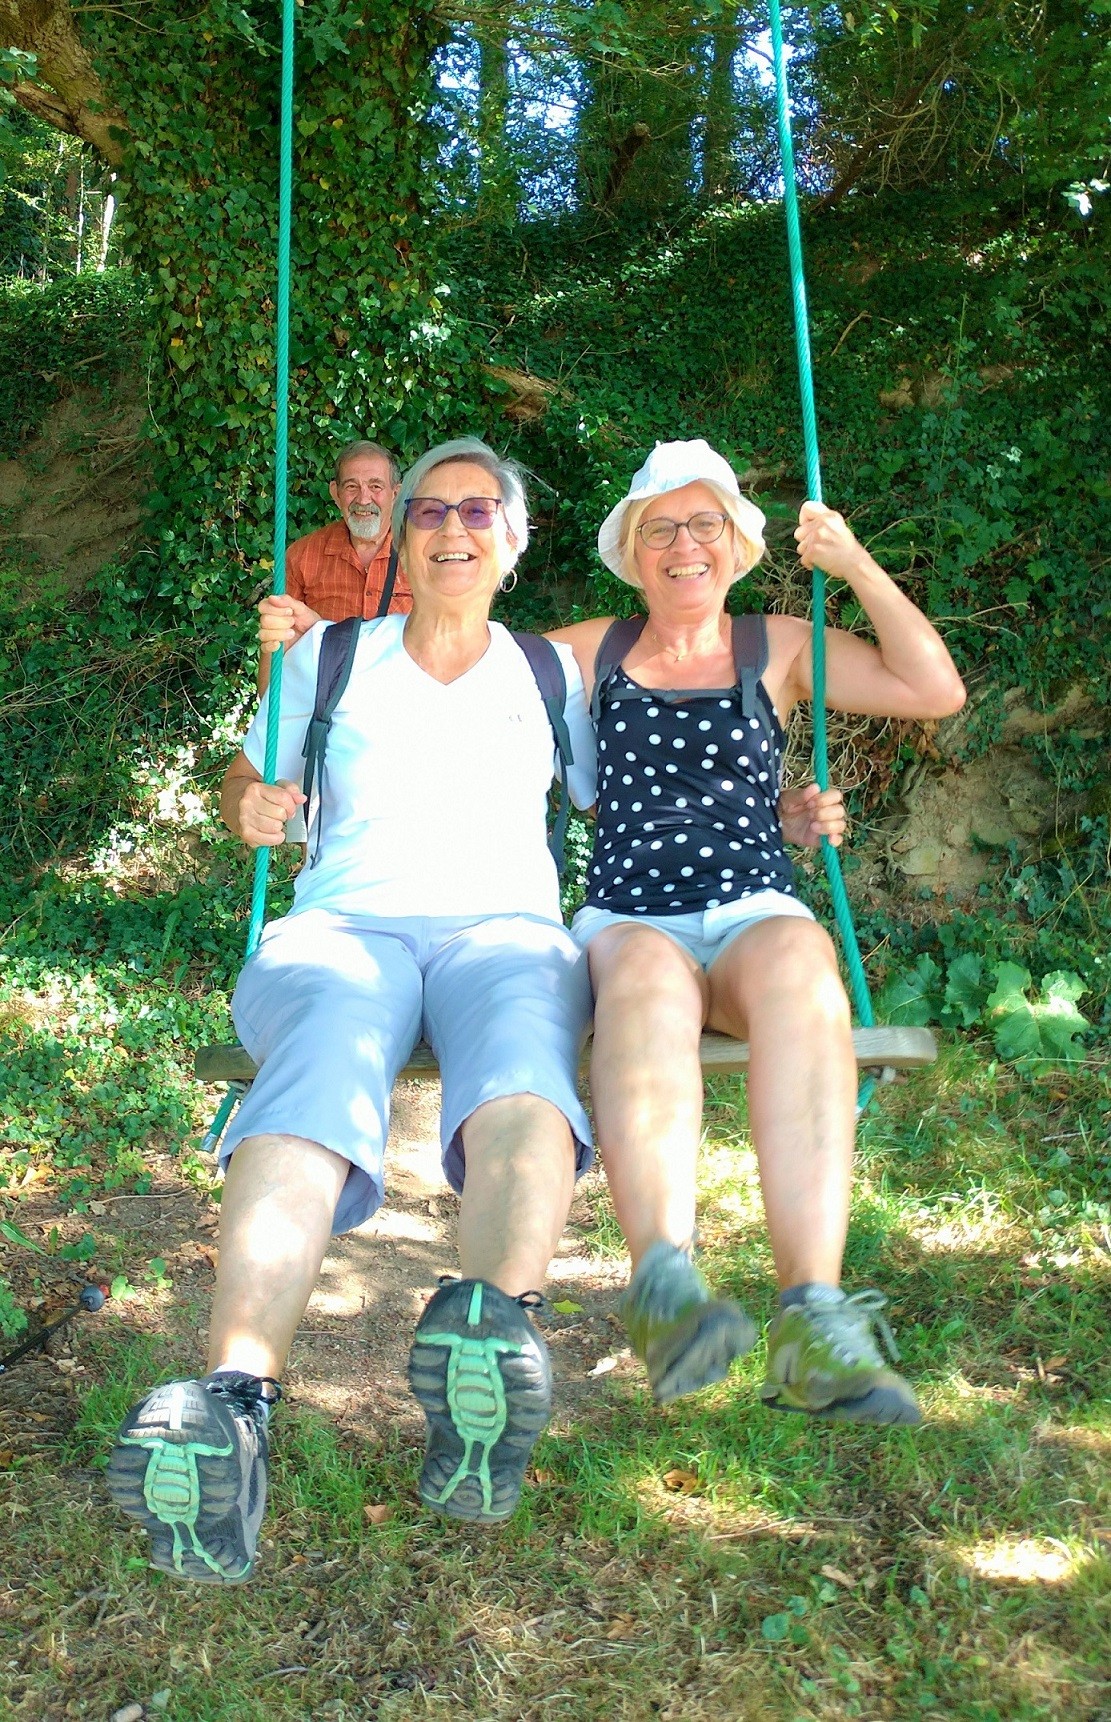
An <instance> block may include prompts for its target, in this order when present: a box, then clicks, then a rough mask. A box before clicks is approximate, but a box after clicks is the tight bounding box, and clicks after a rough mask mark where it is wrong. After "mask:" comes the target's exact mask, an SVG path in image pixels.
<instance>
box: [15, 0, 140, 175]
mask: <svg viewBox="0 0 1111 1722" xmlns="http://www.w3.org/2000/svg"><path fill="white" fill-rule="evenodd" d="M0 32H2V33H3V35H4V36H5V37H6V39H7V42H8V45H9V46H10V47H13V48H21V49H22V50H23V52H24V53H27V54H34V55H35V56H36V58H37V60H38V74H39V75H38V80H37V81H36V82H35V83H33V84H31V83H19V84H16V85H14V86H13V89H12V94H13V95H14V96H15V99H16V101H17V102H19V104H20V106H21V107H24V108H26V109H27V112H28V113H30V114H33V115H34V116H35V118H36V119H39V120H44V121H45V122H46V124H47V125H51V126H53V127H54V128H55V129H56V130H57V131H61V132H68V133H69V135H70V136H71V137H78V138H84V140H85V142H86V143H90V144H92V145H93V147H94V148H95V149H97V150H99V152H100V154H101V155H102V156H103V157H104V159H105V161H107V162H109V163H110V164H111V165H112V166H113V167H118V166H119V165H120V162H121V161H122V159H123V139H122V138H121V137H118V136H116V135H114V134H115V133H117V132H126V131H127V129H128V126H127V121H126V120H125V118H124V116H123V114H122V113H120V111H119V110H118V109H116V108H114V107H113V106H112V105H111V103H110V101H109V99H108V96H107V92H106V91H105V89H104V86H103V84H102V83H101V81H100V78H99V77H98V76H97V73H96V72H95V70H94V69H93V65H92V61H91V60H90V59H89V56H88V54H87V53H86V52H85V49H84V47H83V46H82V43H81V39H80V37H79V36H78V33H77V26H76V23H75V21H74V16H73V13H72V11H71V9H70V6H69V0H0Z"/></svg>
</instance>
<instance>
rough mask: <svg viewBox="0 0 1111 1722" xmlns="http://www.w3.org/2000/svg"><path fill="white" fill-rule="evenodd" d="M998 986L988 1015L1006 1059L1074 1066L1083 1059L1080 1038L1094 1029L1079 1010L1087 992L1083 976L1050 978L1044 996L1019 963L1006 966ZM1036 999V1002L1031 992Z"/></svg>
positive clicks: (999, 973)
mask: <svg viewBox="0 0 1111 1722" xmlns="http://www.w3.org/2000/svg"><path fill="white" fill-rule="evenodd" d="M996 981H997V985H996V987H995V989H994V991H993V992H992V993H991V994H990V995H989V997H988V1000H987V1012H988V1015H989V1017H990V1019H991V1022H992V1027H993V1029H994V1033H995V1047H996V1051H997V1052H998V1053H999V1056H1000V1057H1001V1058H1005V1059H1007V1060H1008V1061H1009V1062H1011V1063H1014V1062H1015V1061H1016V1060H1018V1059H1022V1058H1046V1059H1054V1060H1058V1061H1060V1062H1062V1063H1071V1062H1073V1061H1075V1060H1077V1059H1080V1058H1083V1056H1084V1049H1083V1047H1081V1046H1079V1045H1078V1044H1077V1042H1076V1039H1075V1036H1076V1035H1077V1034H1080V1033H1082V1032H1083V1030H1084V1029H1086V1028H1087V1027H1088V1019H1087V1018H1086V1017H1085V1016H1083V1015H1082V1014H1081V1012H1080V1011H1079V1010H1077V1008H1076V1001H1077V999H1078V998H1081V997H1082V996H1083V994H1084V993H1085V992H1086V991H1087V987H1086V985H1085V983H1084V981H1083V980H1082V978H1081V977H1080V976H1079V975H1076V974H1073V973H1071V972H1069V971H1066V970H1057V971H1055V972H1054V973H1053V974H1050V975H1047V976H1046V978H1045V980H1044V982H1043V983H1042V989H1041V991H1040V992H1039V991H1038V989H1036V988H1034V985H1033V982H1032V980H1031V977H1030V974H1029V971H1028V970H1027V969H1024V968H1022V967H1020V965H1019V964H1017V963H1001V964H1000V965H999V968H998V969H997V970H996ZM1031 991H1033V992H1034V994H1035V996H1034V997H1033V998H1031V997H1030V996H1029V994H1030V992H1031Z"/></svg>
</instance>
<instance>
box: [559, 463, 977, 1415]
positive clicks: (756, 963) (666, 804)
mask: <svg viewBox="0 0 1111 1722" xmlns="http://www.w3.org/2000/svg"><path fill="white" fill-rule="evenodd" d="M763 526H764V516H763V515H762V514H761V512H760V511H759V509H757V508H756V507H754V506H753V504H752V503H750V502H748V501H746V500H745V499H744V498H743V497H742V495H741V493H740V489H739V486H738V484H737V480H736V477H735V476H734V474H733V472H732V470H731V468H730V467H729V465H728V464H727V462H726V461H725V460H724V459H722V457H721V456H720V455H718V454H716V453H715V452H714V451H713V450H712V449H711V448H710V447H709V446H708V445H707V444H706V443H705V442H702V441H693V442H675V443H663V444H658V445H657V446H656V448H655V450H654V451H653V453H652V454H651V455H650V456H649V458H648V460H647V462H646V463H645V465H644V466H642V467H641V469H640V471H639V472H638V473H637V474H636V476H635V477H634V479H633V481H632V484H631V486H630V488H629V492H628V494H627V495H626V496H625V497H624V498H623V499H622V501H621V502H619V503H618V505H617V506H616V507H615V508H614V509H613V510H612V511H611V513H610V514H609V515H608V516H607V518H606V520H605V521H604V523H603V525H602V528H601V531H600V532H599V534H598V549H599V553H600V555H601V557H602V560H603V562H605V564H606V566H607V567H608V568H610V569H612V571H613V572H614V573H615V574H617V575H618V576H619V577H620V578H621V579H623V580H626V581H628V582H629V584H630V585H632V586H635V587H637V588H638V589H639V591H640V593H641V595H642V609H643V611H644V613H645V614H644V617H643V618H642V619H641V623H640V626H639V628H638V627H636V626H635V625H630V624H625V627H624V632H623V633H622V634H621V635H620V637H616V638H614V639H613V643H612V645H611V646H610V647H607V648H606V649H604V650H603V649H602V648H603V641H604V640H605V637H606V635H607V632H608V631H609V629H610V619H609V618H602V619H600V620H598V621H591V622H582V623H578V624H576V625H574V626H573V627H570V628H567V629H563V630H561V631H560V632H558V633H556V634H555V635H554V636H553V638H555V639H556V640H560V641H563V642H565V643H567V644H570V645H572V646H573V648H574V650H575V654H576V657H577V659H578V662H579V665H580V667H581V669H582V672H583V679H584V682H585V685H586V686H587V687H588V688H590V687H591V686H595V672H596V667H597V669H598V671H599V680H598V684H597V686H596V691H595V704H594V715H595V720H596V724H597V745H598V816H597V830H596V834H595V842H594V854H593V860H592V864H591V867H590V872H589V879H588V886H589V889H588V895H587V900H586V904H585V906H584V907H583V908H582V909H581V910H580V912H579V914H578V916H577V917H576V919H575V922H574V926H573V931H574V933H575V935H576V937H577V938H578V939H579V940H580V942H581V943H582V944H584V945H585V946H586V948H587V950H588V952H589V960H590V976H591V981H592V984H593V988H594V995H595V1018H594V1021H595V1029H594V1049H593V1057H592V1062H591V1074H590V1085H591V1094H592V1098H593V1108H594V1121H595V1132H596V1137H597V1141H598V1145H599V1148H600V1151H601V1153H602V1157H603V1160H604V1163H605V1168H606V1174H607V1177H608V1180H609V1185H610V1190H611V1192H612V1195H613V1201H614V1206H615V1208H616V1211H617V1217H618V1220H619V1221H620V1224H621V1227H622V1230H623V1231H624V1234H625V1237H626V1239H627V1242H628V1245H629V1250H630V1254H631V1258H632V1266H633V1276H632V1281H631V1284H630V1286H629V1289H628V1291H627V1292H626V1293H625V1296H624V1299H623V1313H624V1316H625V1320H626V1323H627V1326H628V1331H629V1334H630V1338H631V1339H632V1342H633V1345H634V1348H635V1349H636V1351H637V1352H638V1354H639V1355H640V1357H641V1358H642V1359H643V1361H644V1362H645V1364H646V1366H647V1370H648V1374H649V1378H650V1380H651V1383H652V1387H653V1390H654V1392H655V1395H656V1397H657V1398H658V1399H659V1400H661V1401H667V1400H671V1399H675V1398H678V1397H679V1396H680V1395H683V1394H687V1393H692V1392H695V1391H696V1390H697V1389H699V1388H700V1387H703V1386H705V1385H707V1384H708V1383H710V1382H712V1381H717V1380H720V1379H722V1378H723V1377H724V1375H725V1374H726V1373H727V1371H728V1368H729V1365H730V1363H731V1361H732V1359H733V1358H734V1357H737V1356H739V1355H741V1354H742V1353H743V1352H745V1351H747V1350H748V1349H749V1347H750V1346H751V1345H752V1344H753V1341H754V1339H755V1334H756V1329H755V1326H754V1324H753V1323H752V1321H751V1320H750V1319H749V1318H748V1316H747V1315H745V1314H744V1313H743V1312H742V1311H741V1309H740V1308H739V1307H738V1306H737V1305H736V1304H735V1303H732V1302H730V1301H727V1300H723V1299H715V1298H713V1297H712V1296H711V1295H710V1293H709V1291H708V1290H707V1288H706V1285H705V1283H704V1281H703V1280H702V1277H701V1275H700V1274H699V1272H698V1270H697V1269H696V1267H695V1266H694V1264H693V1262H692V1260H691V1249H692V1243H693V1237H694V1228H695V1197H694V1186H695V1162H696V1156H697V1151H698V1143H699V1136H700V1130H701V1117H702V1077H701V1068H700V1063H699V1037H700V1035H701V1032H702V1029H703V1027H704V1026H708V1027H710V1028H714V1029H718V1030H721V1031H722V1032H724V1033H726V1034H730V1035H735V1036H737V1037H739V1038H741V1039H744V1040H747V1041H748V1043H749V1046H750V1051H751V1062H750V1065H749V1074H748V1101H749V1117H750V1120H751V1127H752V1135H753V1141H754V1144H755V1148H756V1155H757V1161H758V1164H759V1170H760V1182H761V1187H762V1192H763V1198H764V1206H765V1211H766V1216H767V1224H768V1231H769V1234H770V1241H771V1246H772V1253H773V1256H774V1259H775V1268H776V1275H777V1278H778V1282H779V1309H778V1312H777V1314H776V1315H775V1318H774V1320H773V1321H772V1323H771V1327H770V1330H769V1334H768V1361H767V1377H766V1380H765V1382H764V1385H763V1387H762V1388H761V1397H762V1398H763V1399H764V1401H765V1402H766V1403H767V1404H768V1405H770V1406H772V1407H774V1408H775V1409H777V1410H784V1411H799V1412H803V1413H809V1414H810V1415H811V1416H817V1417H826V1418H831V1419H834V1420H839V1421H846V1422H856V1423H917V1422H919V1421H920V1413H919V1410H918V1406H917V1404H916V1402H915V1399H914V1395H913V1394H912V1392H911V1390H910V1388H909V1387H908V1385H907V1383H906V1382H905V1381H904V1380H903V1379H902V1377H901V1376H899V1375H898V1374H896V1373H895V1372H894V1370H892V1369H890V1368H888V1367H887V1366H886V1365H885V1362H884V1359H883V1356H882V1355H881V1353H880V1350H879V1347H878V1345H877V1330H878V1332H879V1333H880V1334H881V1335H882V1336H883V1337H884V1338H885V1339H886V1340H887V1341H888V1343H889V1345H890V1349H891V1351H892V1354H893V1356H895V1355H896V1354H894V1347H893V1343H892V1342H891V1341H890V1331H889V1329H888V1328H887V1324H886V1322H885V1321H884V1320H883V1318H882V1317H881V1316H880V1315H879V1310H880V1308H881V1306H882V1304H883V1302H884V1300H883V1298H882V1297H880V1296H879V1294H878V1293H876V1292H872V1291H865V1292H858V1293H856V1294H855V1295H847V1294H846V1293H845V1292H844V1291H842V1289H841V1266H842V1255H843V1252H844V1247H845V1238H846V1232H847V1227H848V1214H849V1197H850V1187H851V1177H852V1155H853V1136H854V1121H855V1096H856V1064H855V1059H854V1055H853V1045H852V1038H851V1031H850V1015H849V1005H848V1000H847V998H846V996H845V991H844V988H843V986H842V983H841V980H840V977H839V974H838V969H837V960H836V956H835V952H834V948H833V945H832V942H831V940H830V938H829V936H828V934H826V933H825V932H824V931H823V929H822V928H821V927H820V926H818V925H817V923H816V922H815V920H814V918H813V916H812V915H811V913H810V911H809V910H808V909H807V908H805V907H804V905H803V904H802V903H801V902H800V901H799V899H798V898H797V896H796V895H795V891H794V886H793V883H792V871H791V866H790V863H789V861H788V860H787V857H786V856H785V854H784V852H783V844H782V830H781V826H780V823H779V820H778V818H777V814H776V800H777V796H778V793H779V771H780V762H781V758H782V748H783V725H784V723H785V722H786V719H787V716H788V714H789V713H790V711H791V708H792V707H793V706H794V704H795V703H796V701H798V700H806V699H809V698H810V697H811V695H812V692H813V687H812V681H811V627H810V624H809V622H806V621H804V620H803V619H802V618H800V617H796V616H768V617H766V618H761V619H760V620H759V621H758V622H756V623H755V624H753V623H751V622H749V623H746V628H747V629H748V630H749V633H748V636H747V640H746V639H745V638H744V637H741V638H738V639H736V640H735V638H734V632H733V623H732V619H731V617H730V616H729V615H728V614H727V613H726V610H725V600H726V597H727V595H728V593H729V589H730V587H731V586H732V585H733V584H734V583H735V582H736V581H737V580H740V579H742V578H743V577H744V576H745V575H746V574H748V573H749V572H750V571H751V569H752V568H753V567H754V566H755V564H756V563H757V562H758V561H759V559H760V557H761V555H762V554H763V550H764V543H763ZM795 538H796V540H797V542H798V553H799V556H800V559H801V560H802V562H803V563H804V564H805V565H806V566H807V567H812V566H814V565H815V564H817V565H818V566H820V567H821V568H823V569H824V570H825V571H826V572H827V573H828V574H829V575H831V576H833V577H835V578H837V579H839V580H843V581H844V582H845V584H846V585H847V586H848V587H849V588H850V590H851V591H852V593H853V595H854V597H855V598H856V599H857V601H858V602H859V604H860V605H861V608H862V609H863V610H864V612H865V614H866V615H867V617H868V619H869V621H870V623H871V625H872V628H873V630H874V633H875V637H876V642H877V643H876V644H875V645H872V644H870V643H868V642H867V641H865V640H862V639H859V638H857V637H856V636H855V635H851V634H847V633H843V632H839V631H831V632H830V634H829V636H828V639H827V642H826V666H827V667H826V700H827V704H828V705H829V706H830V707H831V708H833V709H835V710H840V711H846V712H855V713H862V714H870V715H880V716H887V717H904V718H940V717H944V716H946V715H947V714H948V713H950V712H954V711H956V710H958V709H959V708H960V706H961V705H962V703H963V701H964V697H965V696H964V687H963V685H962V683H961V679H960V677H959V676H958V674H957V671H956V668H955V667H954V664H953V661H952V659H951V658H950V656H949V653H948V651H947V650H946V648H945V646H944V644H943V643H942V641H941V639H940V637H939V636H938V634H937V633H936V631H935V630H934V628H933V627H932V625H931V624H930V622H929V621H927V619H926V617H925V616H924V615H923V614H922V612H921V611H920V610H918V609H917V608H916V607H915V605H914V604H912V603H911V601H910V599H909V598H907V597H906V596H905V595H904V594H903V593H902V592H900V591H899V589H898V587H897V586H896V585H895V583H894V582H893V581H892V580H891V579H890V578H889V577H888V576H887V575H886V574H885V573H884V571H883V569H882V568H880V567H879V566H878V564H877V563H876V562H875V561H874V560H873V559H872V557H871V556H870V555H869V554H868V552H867V551H866V550H865V549H864V547H863V546H862V545H861V544H860V543H859V542H858V541H857V539H856V538H855V537H854V536H853V534H852V532H851V531H850V529H849V527H848V526H847V525H846V523H845V521H844V520H843V519H842V518H841V516H840V515H839V514H836V513H834V511H833V510H832V509H830V508H826V507H823V506H822V505H821V504H820V503H816V502H807V503H805V504H804V505H803V507H802V510H801V512H800V516H799V525H798V528H797V529H796V532H795ZM600 653H601V656H599V654H600ZM611 658H612V659H613V660H614V661H612V663H611V662H610V661H609V660H610V659H611ZM807 794H808V795H809V796H811V797H812V798H813V805H814V826H815V831H816V832H820V831H821V830H822V829H823V828H824V829H826V830H827V831H828V830H832V831H836V829H837V826H836V822H834V823H833V824H832V825H831V824H829V823H828V821H827V823H826V824H825V826H824V827H823V817H824V815H825V808H824V806H823V798H821V797H819V795H818V791H817V788H816V786H814V787H812V788H811V790H809V791H807ZM896 1360H897V1357H896Z"/></svg>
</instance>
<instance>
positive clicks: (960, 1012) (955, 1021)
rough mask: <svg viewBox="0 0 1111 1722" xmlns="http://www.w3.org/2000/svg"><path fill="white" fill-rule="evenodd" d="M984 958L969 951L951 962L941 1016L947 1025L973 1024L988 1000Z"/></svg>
mask: <svg viewBox="0 0 1111 1722" xmlns="http://www.w3.org/2000/svg"><path fill="white" fill-rule="evenodd" d="M987 990H988V989H987V982H986V980H985V977H984V960H983V958H982V957H978V956H976V955H974V953H972V952H971V951H966V952H965V953H964V955H963V956H959V957H955V958H954V960H953V961H952V962H951V963H950V964H949V970H948V974H947V975H946V980H945V1003H944V1007H943V1009H942V1012H941V1020H942V1022H943V1023H944V1024H945V1026H946V1027H947V1028H955V1027H959V1028H972V1027H973V1026H974V1024H976V1023H978V1022H979V1020H980V1018H981V1016H982V1014H983V1010H984V1005H985V1004H986V1002H987Z"/></svg>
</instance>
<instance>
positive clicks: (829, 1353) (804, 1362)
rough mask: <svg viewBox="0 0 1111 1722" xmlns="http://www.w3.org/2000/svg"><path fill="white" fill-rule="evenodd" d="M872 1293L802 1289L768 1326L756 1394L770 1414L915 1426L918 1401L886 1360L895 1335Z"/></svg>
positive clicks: (893, 1350) (893, 1353)
mask: <svg viewBox="0 0 1111 1722" xmlns="http://www.w3.org/2000/svg"><path fill="white" fill-rule="evenodd" d="M886 1302H887V1299H886V1298H885V1297H882V1296H881V1295H880V1293H879V1292H877V1291H860V1292H856V1293H854V1294H853V1296H852V1297H848V1296H846V1294H845V1293H844V1292H843V1291H841V1289H840V1288H839V1287H838V1286H825V1285H812V1286H808V1287H807V1290H806V1296H805V1298H804V1300H803V1302H801V1303H796V1304H788V1306H787V1308H786V1309H781V1310H780V1311H779V1314H778V1315H777V1316H775V1317H774V1319H773V1321H772V1324H771V1326H770V1327H769V1329H768V1369H767V1376H766V1378H765V1381H764V1385H763V1386H762V1387H761V1389H760V1397H761V1399H763V1400H764V1402H765V1403H766V1404H767V1405H770V1406H771V1407H772V1409H773V1410H775V1411H802V1412H806V1413H809V1415H810V1416H811V1417H828V1418H830V1419H831V1420H832V1421H833V1422H835V1423H921V1421H922V1413H921V1411H920V1410H919V1409H918V1404H917V1401H916V1400H915V1397H914V1394H913V1393H912V1392H911V1390H910V1388H909V1387H908V1386H907V1383H906V1382H905V1381H904V1380H903V1378H902V1376H901V1375H896V1373H895V1371H894V1370H893V1369H889V1368H888V1367H887V1365H886V1363H885V1362H884V1359H883V1355H882V1353H881V1351H880V1348H879V1345H878V1344H877V1343H876V1335H877V1334H878V1335H879V1337H880V1339H881V1340H882V1342H883V1345H884V1347H885V1349H886V1350H887V1353H888V1356H889V1357H890V1358H891V1360H892V1362H894V1363H898V1361H899V1352H898V1348H897V1347H896V1344H895V1337H894V1335H893V1334H892V1332H891V1329H890V1327H889V1326H888V1323H887V1321H886V1319H885V1317H884V1316H883V1315H882V1314H881V1313H880V1312H881V1311H882V1309H883V1307H884V1305H885V1304H886Z"/></svg>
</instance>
